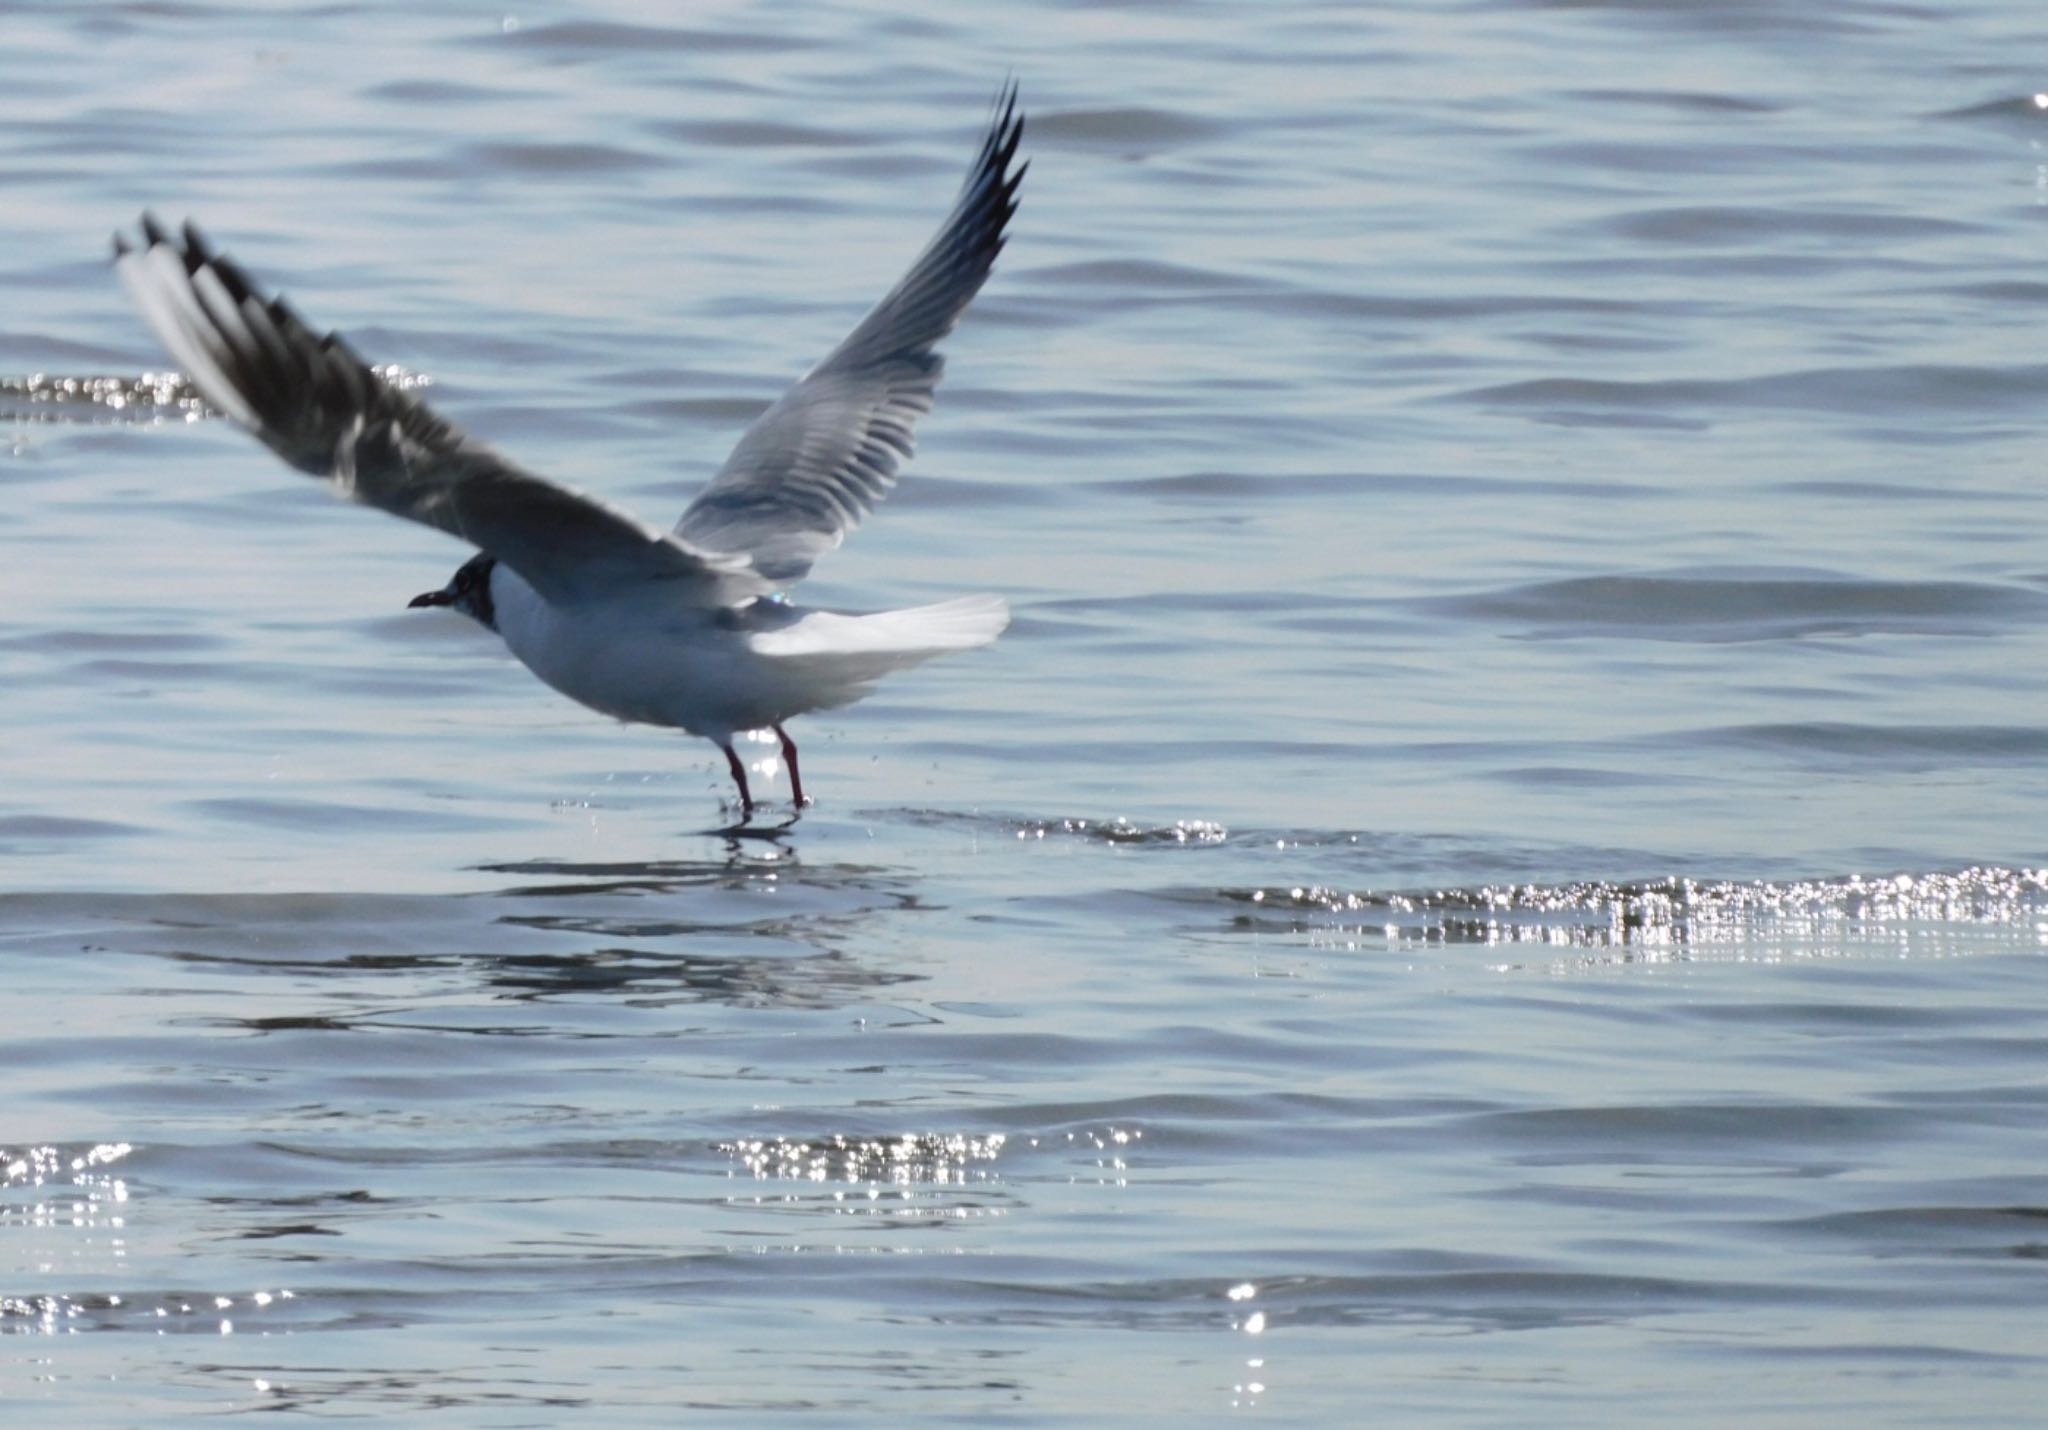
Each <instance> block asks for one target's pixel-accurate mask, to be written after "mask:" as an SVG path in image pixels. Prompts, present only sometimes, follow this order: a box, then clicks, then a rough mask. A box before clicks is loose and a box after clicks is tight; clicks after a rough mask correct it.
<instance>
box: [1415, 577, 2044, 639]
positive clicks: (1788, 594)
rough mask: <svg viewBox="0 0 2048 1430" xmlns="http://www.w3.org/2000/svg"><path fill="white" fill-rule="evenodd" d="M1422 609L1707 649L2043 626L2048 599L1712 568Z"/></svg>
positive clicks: (2018, 590)
mask: <svg viewBox="0 0 2048 1430" xmlns="http://www.w3.org/2000/svg"><path fill="white" fill-rule="evenodd" d="M1418 604H1419V605H1421V606H1422V607H1423V608H1424V609H1427V610H1429V611H1431V612H1434V613H1441V614H1448V615H1452V616H1456V617H1459V618H1461V619H1464V620H1470V621H1482V622H1510V623H1514V624H1517V625H1521V626H1523V627H1526V628H1527V629H1528V630H1529V632H1530V633H1531V634H1540V635H1543V636H1548V637H1566V636H1634V637H1637V638H1640V639H1645V640H1671V641H1703V642H1724V641H1760V640H1784V639H1787V638H1791V637H1798V636H1813V635H1870V634H1876V633H1880V632H1891V633H1912V634H1942V635H1954V634H1960V633H1964V632H1967V631H1971V630H1982V629H1984V628H1985V627H1986V626H1994V625H2006V624H2012V623H2016V622H2032V621H2038V620H2039V619H2040V618H2041V616H2042V615H2043V614H2044V612H2048V597H2044V596H2043V595H2042V594H2041V593H2040V592H2038V591H2032V590H2028V589H2026V588H2024V587H2019V586H1999V585H1990V584H1985V583H1980V582H1969V581H1882V580H1870V579H1865V578H1857V577H1852V576H1846V575H1838V574H1836V573H1832V572H1788V571H1773V570H1765V571H1722V570H1712V569H1709V570H1694V571H1674V572H1665V573H1644V574H1640V575H1613V576H1577V577H1570V578H1567V579H1564V580H1558V581H1537V582H1531V583H1528V584H1526V585H1518V586H1504V587H1500V588H1498V589H1495V590H1492V591H1480V592H1474V593H1471V594H1467V595H1457V596H1436V597H1427V598H1424V599H1423V600H1422V601H1420V602H1419V603H1418Z"/></svg>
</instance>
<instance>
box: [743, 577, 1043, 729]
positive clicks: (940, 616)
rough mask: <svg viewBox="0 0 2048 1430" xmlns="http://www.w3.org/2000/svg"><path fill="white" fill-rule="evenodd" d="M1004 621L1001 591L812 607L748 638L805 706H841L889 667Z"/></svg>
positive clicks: (979, 640) (990, 636) (981, 634)
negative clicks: (844, 610) (841, 608)
mask: <svg viewBox="0 0 2048 1430" xmlns="http://www.w3.org/2000/svg"><path fill="white" fill-rule="evenodd" d="M1009 624H1010V605H1009V602H1007V601H1005V600H1004V599H1003V598H1002V597H1001V596H962V597H960V598H959V599H958V600H953V601H941V602H939V603H938V604H937V605H933V606H913V607H910V608H909V609H907V610H901V611H880V612H877V613H876V614H874V615H871V616H841V615H834V614H832V613H831V612H829V611H816V612H813V613H811V614H809V615H806V616H804V617H803V618H801V619H800V620H797V621H795V622H792V623H791V624H790V625H787V626H785V627H783V628H782V629H781V630H779V631H762V632H760V633H758V634H756V635H755V636H754V637H753V638H752V641H751V644H752V646H753V648H754V651H755V653H756V654H758V655H762V656H765V657H767V658H768V660H769V662H770V663H771V667H772V669H773V670H774V671H775V673H776V675H777V676H779V677H781V678H782V679H783V680H785V681H787V682H788V683H789V685H790V686H791V687H793V688H794V689H800V690H801V691H802V692H803V696H802V701H801V703H802V704H803V706H804V707H805V708H807V709H813V710H822V709H826V708H829V707H831V706H835V705H844V704H846V703H848V702H849V701H853V700H857V699H859V698H860V697H861V696H863V695H865V694H867V692H868V690H869V688H870V687H871V686H873V684H874V683H875V682H876V681H877V680H880V679H881V678H882V677H883V676H885V675H887V674H889V672H891V671H894V670H904V669H907V668H909V667H910V666H913V665H921V664H922V663H924V662H925V661H927V660H930V659H931V658H932V657H933V656H939V655H945V654H947V653H948V652H951V651H956V650H973V649H974V648H975V647H977V646H985V645H987V644H988V643H989V642H990V641H992V640H994V639H995V638H996V637H997V636H999V635H1001V634H1002V633H1003V628H1004V627H1005V626H1007V625H1009Z"/></svg>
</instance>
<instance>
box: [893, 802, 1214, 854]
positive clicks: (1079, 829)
mask: <svg viewBox="0 0 2048 1430" xmlns="http://www.w3.org/2000/svg"><path fill="white" fill-rule="evenodd" d="M902 815H903V817H904V818H905V819H906V820H907V822H909V823H911V824H917V825H923V826H925V827H927V828H932V827H943V826H946V825H970V826H973V827H975V828H979V829H983V830H986V831H989V832H992V833H999V834H1004V835H1007V836H1009V837H1011V838H1014V839H1023V840H1040V839H1079V840H1083V841H1086V842H1089V843H1094V844H1145V845H1173V846H1185V845H1211V844H1221V843H1223V842H1224V841H1226V840H1227V839H1229V838H1230V831H1229V830H1228V829H1227V828H1225V827H1224V826H1223V825H1221V824H1218V823H1216V822H1215V821H1213V820H1207V819H1177V820H1175V821H1174V822H1173V823H1171V824H1138V823H1135V822H1133V821H1131V820H1128V819H1125V818H1124V817H1123V816H1121V815H1118V816H1115V817H1113V818H1109V819H1091V818H1088V817H1085V816H1066V817H1054V818H1046V819H1038V818H1032V817H1029V816H1017V815H1000V814H989V815H982V814H957V813H954V812H951V811H948V810H938V809H914V810H905V811H903V812H902Z"/></svg>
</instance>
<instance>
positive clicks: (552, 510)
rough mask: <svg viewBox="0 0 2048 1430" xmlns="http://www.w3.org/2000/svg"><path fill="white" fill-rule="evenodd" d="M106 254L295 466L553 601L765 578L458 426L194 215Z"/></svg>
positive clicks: (175, 354) (732, 589)
mask: <svg viewBox="0 0 2048 1430" xmlns="http://www.w3.org/2000/svg"><path fill="white" fill-rule="evenodd" d="M114 262H115V266H116V267H117V268H118V269H119V271H120V274H121V278H122V280H123V281H124V282H125V283H126V284H127V285H128V289H129V291H130V293H131V294H133V296H134V298H135V301H136V304H137V306H139V307H140V308H141V309H142V315H143V317H144V318H146V319H147V320H148V322H149V325H150V327H151V328H152V329H154V330H155V332H156V335H157V337H158V338H159V339H161V340H162V342H163V345H164V346H165V348H167V349H168V350H169V351H170V354H171V356H172V358H174V359H175V360H176V361H177V363H178V365H179V366H180V367H181V368H183V369H184V371H185V375H186V376H187V377H189V378H190V379H191V380H192V382H193V385H194V386H196V387H197V388H198V389H199V391H200V393H201V395H202V396H204V397H205V398H206V400H207V401H208V402H210V403H212V404H213V405H214V406H215V407H217V408H219V409H220V410H221V411H222V412H224V413H226V414H227V415H228V416H229V417H230V418H232V419H233V420H234V421H235V422H237V423H239V424H240V425H241V426H243V427H246V428H248V429H249V431H251V432H252V433H254V434H255V435H256V436H257V437H259V438H261V439H262V441H263V443H264V445H266V446H267V447H269V448H270V450H271V451H273V452H275V453H277V455H278V456H280V457H282V458H284V459H285V461H287V462H289V463H291V465H293V466H294V467H297V468H298V469H299V470H300V471H302V472H306V473H309V474H311V475H312V476H316V477H324V478H326V479H328V480H329V481H331V482H333V483H334V484H335V486H336V487H337V488H339V489H340V490H341V492H342V493H343V494H344V495H346V496H348V497H351V498H353V499H354V500H356V501H360V502H364V503H367V504H368V505H370V506H374V507H378V508H381V509H382V510H384V511H388V512H390V513H391V514H392V515H393V516H402V517H405V518H406V519H408V520H410V521H417V522H422V523H424V524H425V525H427V526H431V527H434V528H436V529H438V530H441V531H445V532H447V533H448V534H449V535H451V536H458V537H461V538H462V539H463V540H464V541H467V542H470V543H471V544H473V545H475V546H478V547H481V548H482V549H483V550H485V551H488V552H490V553H491V554H492V555H494V556H496V557H497V558H498V559H499V560H501V561H503V562H504V563H505V564H506V565H508V566H510V567H511V568H512V569H513V570H515V571H517V572H518V573H519V574H520V575H521V576H524V577H525V578H526V579H527V581H528V582H530V583H531V584H532V585H533V587H534V589H535V590H537V591H539V592H540V593H541V594H542V595H543V596H545V597H546V598H547V599H548V600H549V601H551V602H554V603H557V604H565V603H574V602H576V601H579V600H584V599H588V598H590V597H593V596H600V595H603V594H605V593H606V592H609V591H613V590H616V589H618V588H619V587H620V586H622V585H630V584H632V583H635V582H642V581H664V582H675V583H678V587H677V594H678V596H681V597H683V598H684V599H694V600H698V601H701V602H702V603H704V604H707V605H708V604H730V603H733V602H737V601H741V600H745V599H747V598H748V597H750V596H754V595H758V594H760V593H761V592H762V591H765V590H768V589H771V588H770V586H769V583H767V582H765V581H763V580H762V579H761V578H760V577H759V576H757V575H756V574H755V573H754V572H753V571H752V570H751V569H750V567H749V563H748V562H747V560H746V558H745V557H744V556H733V555H718V554H713V553H709V552H704V551H700V550H697V549H694V548H693V547H691V546H690V545H689V544H688V543H687V542H685V541H682V540H680V539H678V538H676V537H674V536H671V535H669V534H667V533H665V532H661V531H658V530H656V529H655V528H653V527H651V526H648V525H646V524H645V523H643V522H641V521H638V520H637V519H635V518H634V517H632V516H629V515H628V514H627V513H625V512H623V511H620V510H619V509H618V508H616V507H613V506H610V505H607V504H606V503H604V502H601V501H599V500H597V499H596V498H594V497H590V496H586V495H585V494H583V493H582V492H578V491H575V490H573V489H571V488H569V487H565V486H560V485H557V484H556V483H554V482H551V481H549V480H547V479H546V478H545V477H539V476H535V475H534V474H533V473H531V472H528V471H525V470H524V469H522V468H520V467H518V466H517V465H515V464H514V463H512V462H510V461H507V460H506V459H505V458H504V457H501V456H499V455H498V454H497V453H496V452H494V451H492V450H491V449H490V448H489V447H487V446H485V445H484V444H483V443H481V442H478V441H476V440H474V439H473V438H471V437H469V436H467V435H465V434H464V433H463V432H462V431H461V429H459V428H457V427H455V426H454V425H453V424H451V423H449V422H446V421H443V420H442V419H441V418H440V417H438V416H436V415H435V413H434V411H433V409H432V408H430V407H428V406H427V405H426V403H424V402H422V401H420V400H419V399H418V398H417V397H414V396H413V395H412V394H411V393H408V392H405V391H402V390H400V389H398V388H396V387H393V386H392V385H390V384H389V383H387V382H385V381H384V380H383V379H382V378H380V377H379V376H377V374H376V373H375V372H373V371H371V369H370V368H369V366H368V365H367V364H365V363H364V362H363V360H362V359H361V358H360V357H358V356H356V354H355V352H354V351H353V350H352V349H351V348H350V347H349V345H348V344H347V343H345V342H343V341H342V340H341V338H339V337H338V336H335V335H334V334H328V335H327V336H325V337H322V336H320V335H318V334H316V333H315V332H314V331H313V329H312V328H310V327H308V326H307V325H306V323H305V322H304V321H303V320H302V319H301V318H300V317H299V315H298V314H297V313H295V312H293V311H292V309H291V308H290V307H289V306H288V305H287V304H286V303H285V302H284V301H283V300H282V299H276V298H271V297H269V296H267V295H265V294H264V293H263V292H262V291H261V290H259V289H258V288H257V286H256V285H255V284H254V283H253V282H251V281H250V279H249V277H248V275H247V274H245V273H244V272H243V271H242V270H241V268H240V267H239V266H238V265H236V264H235V263H234V262H233V261H232V260H230V259H228V258H227V257H225V256H224V255H219V254H216V253H214V252H213V251H212V250H211V249H210V248H209V247H208V245H207V243H206V240H205V239H204V238H203V237H201V236H200V234H199V232H198V230H196V229H195V228H193V227H192V225H190V224H187V225H185V228H184V231H183V233H182V235H174V234H171V233H168V232H167V231H166V230H165V229H164V228H163V227H162V226H161V225H160V224H158V223H157V221H156V220H155V219H154V218H152V217H150V216H149V215H148V214H144V215H143V218H142V235H141V239H140V242H139V244H133V245H131V244H130V243H129V241H128V240H127V239H126V238H125V237H123V236H122V235H120V234H116V235H115V236H114Z"/></svg>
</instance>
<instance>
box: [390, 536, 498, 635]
mask: <svg viewBox="0 0 2048 1430" xmlns="http://www.w3.org/2000/svg"><path fill="white" fill-rule="evenodd" d="M497 564H498V558H497V557H495V556H493V555H491V554H490V553H489V552H487V551H479V552H478V553H477V554H476V555H474V556H472V557H470V558H469V560H467V561H465V562H463V563H462V565H461V566H459V567H458V568H456V572H455V574H454V575H453V576H451V577H449V578H448V584H447V585H445V586H443V587H442V588H441V589H440V590H438V591H427V592H423V593H422V594H420V595H417V596H414V597H413V598H412V599H411V600H410V601H408V602H406V605H407V606H408V607H411V606H452V607H454V608H455V609H456V610H458V611H460V612H462V614H463V615H465V616H468V617H469V618H470V619H471V620H473V621H475V622H476V623H477V624H478V625H481V626H483V627H484V628H485V629H487V630H493V631H494V630H496V629H497V628H498V609H497V607H496V606H495V605H493V604H492V602H491V572H492V570H494V569H495V568H496V567H497Z"/></svg>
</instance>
